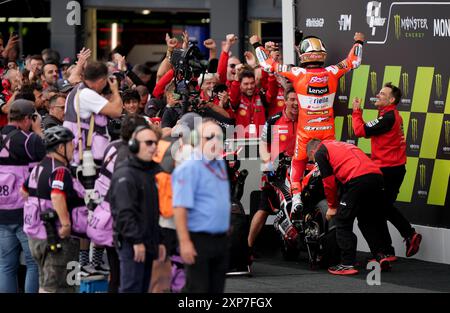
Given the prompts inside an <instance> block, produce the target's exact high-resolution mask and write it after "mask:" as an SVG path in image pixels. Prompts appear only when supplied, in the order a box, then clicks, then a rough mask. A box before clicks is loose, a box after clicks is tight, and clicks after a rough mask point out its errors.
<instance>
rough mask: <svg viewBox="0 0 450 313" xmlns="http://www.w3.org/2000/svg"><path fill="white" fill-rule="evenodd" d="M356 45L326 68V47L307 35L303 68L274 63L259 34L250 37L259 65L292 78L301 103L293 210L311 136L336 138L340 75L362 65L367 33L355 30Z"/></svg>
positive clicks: (300, 51)
mask: <svg viewBox="0 0 450 313" xmlns="http://www.w3.org/2000/svg"><path fill="white" fill-rule="evenodd" d="M354 40H355V42H354V44H353V47H352V48H351V50H350V52H349V54H348V56H347V58H346V59H345V60H343V61H341V62H339V63H338V64H336V65H331V66H328V67H324V63H325V59H326V56H327V53H326V49H325V46H324V44H323V43H322V41H321V40H320V39H319V38H318V37H314V36H308V37H305V38H304V39H303V40H302V41H301V43H300V46H299V47H296V50H297V53H298V54H299V56H300V63H301V65H300V67H291V66H289V65H283V64H279V63H277V62H275V61H274V60H273V59H272V58H271V57H268V54H267V52H266V50H265V49H264V47H263V46H262V45H261V43H260V40H259V38H258V37H257V36H252V37H251V38H250V43H251V44H252V45H253V47H254V48H255V51H256V56H257V58H258V61H259V63H260V66H261V67H262V68H263V69H264V70H265V71H267V72H271V73H277V74H279V75H281V76H284V77H286V78H287V79H289V80H290V81H291V82H292V84H293V87H294V89H295V91H296V93H297V97H298V102H299V113H298V126H297V135H296V143H295V153H294V157H293V158H292V164H291V188H292V210H293V212H295V211H296V210H297V208H298V207H299V206H301V205H302V204H301V200H300V193H301V190H302V187H301V178H302V176H303V173H304V171H305V167H306V163H307V161H308V158H307V155H306V145H307V143H308V142H309V140H311V139H320V140H325V139H335V126H334V112H333V102H334V97H335V94H336V90H337V87H338V81H339V78H341V77H342V76H343V75H344V74H346V73H347V72H349V71H350V70H352V69H355V68H357V67H359V65H360V64H361V57H362V45H363V43H364V34H362V33H355V36H354Z"/></svg>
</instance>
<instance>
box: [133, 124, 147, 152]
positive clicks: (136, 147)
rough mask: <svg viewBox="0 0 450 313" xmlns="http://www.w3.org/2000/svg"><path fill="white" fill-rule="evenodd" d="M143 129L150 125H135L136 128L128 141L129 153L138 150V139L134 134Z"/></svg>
mask: <svg viewBox="0 0 450 313" xmlns="http://www.w3.org/2000/svg"><path fill="white" fill-rule="evenodd" d="M144 129H150V127H148V126H145V125H141V126H138V127H136V129H135V130H134V132H133V135H132V136H131V139H130V140H129V141H128V149H129V150H130V152H131V153H134V154H137V153H138V152H139V140H137V139H136V135H137V134H138V133H139V132H140V131H143V130H144Z"/></svg>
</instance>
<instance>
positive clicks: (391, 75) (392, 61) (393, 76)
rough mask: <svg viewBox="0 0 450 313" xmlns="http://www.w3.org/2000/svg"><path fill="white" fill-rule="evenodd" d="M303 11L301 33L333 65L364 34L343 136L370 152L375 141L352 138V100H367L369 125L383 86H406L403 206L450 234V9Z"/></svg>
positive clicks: (369, 6) (394, 5)
mask: <svg viewBox="0 0 450 313" xmlns="http://www.w3.org/2000/svg"><path fill="white" fill-rule="evenodd" d="M323 8H326V10H325V9H323ZM297 10H298V11H297V21H296V22H297V27H298V29H300V30H302V31H303V33H304V35H305V36H307V35H315V36H318V37H320V38H321V39H322V40H323V41H324V43H325V46H326V49H327V52H328V57H327V63H328V64H335V63H337V62H339V61H340V60H342V59H344V58H345V57H346V55H347V54H348V51H349V49H350V48H351V46H352V44H353V35H354V33H355V32H363V33H364V34H365V36H366V43H365V44H364V52H363V62H362V65H361V66H360V67H359V68H358V69H357V70H355V71H354V72H353V73H349V74H347V75H346V76H345V77H343V78H341V80H340V84H339V88H338V91H337V94H336V98H335V104H334V107H335V112H336V137H337V138H338V139H340V140H343V141H347V142H351V143H354V144H356V145H358V146H359V147H360V148H361V149H363V150H364V151H365V152H366V153H370V140H368V139H364V138H362V139H358V138H356V137H355V136H354V133H353V131H352V120H351V112H352V110H351V101H352V99H353V98H354V97H360V98H362V99H363V100H364V114H363V116H364V119H365V120H366V121H369V120H371V119H375V118H376V117H377V110H376V108H375V106H374V105H373V103H374V101H375V99H376V94H377V93H378V91H379V90H380V89H381V87H382V86H383V84H384V83H386V82H392V83H393V84H394V85H397V86H399V87H400V88H401V89H402V91H403V99H402V101H401V103H399V105H398V108H399V110H400V113H401V116H402V118H403V124H404V132H405V137H406V140H407V156H408V161H407V173H406V177H405V180H404V181H403V185H402V188H401V190H400V194H399V196H398V198H397V200H398V202H399V207H401V209H402V212H403V213H404V214H405V216H407V217H408V218H409V219H410V221H411V222H412V223H415V224H420V225H429V226H434V227H444V228H450V190H449V189H450V188H449V181H450V180H449V177H450V83H449V76H450V58H449V55H450V2H449V1H447V2H445V1H433V2H424V1H421V2H419V1H407V2H406V1H395V2H394V1H361V0H340V1H327V0H301V1H297Z"/></svg>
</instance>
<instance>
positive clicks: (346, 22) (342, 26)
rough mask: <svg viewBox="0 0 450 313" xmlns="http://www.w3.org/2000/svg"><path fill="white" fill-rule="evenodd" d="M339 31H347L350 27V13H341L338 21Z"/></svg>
mask: <svg viewBox="0 0 450 313" xmlns="http://www.w3.org/2000/svg"><path fill="white" fill-rule="evenodd" d="M338 23H339V30H340V31H348V30H351V29H352V15H351V14H341V18H340V19H339V21H338Z"/></svg>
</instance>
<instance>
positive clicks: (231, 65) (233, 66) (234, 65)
mask: <svg viewBox="0 0 450 313" xmlns="http://www.w3.org/2000/svg"><path fill="white" fill-rule="evenodd" d="M236 65H237V64H234V63H231V64H230V65H228V66H229V67H230V68H236Z"/></svg>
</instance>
